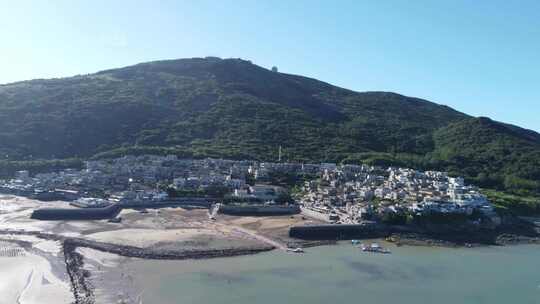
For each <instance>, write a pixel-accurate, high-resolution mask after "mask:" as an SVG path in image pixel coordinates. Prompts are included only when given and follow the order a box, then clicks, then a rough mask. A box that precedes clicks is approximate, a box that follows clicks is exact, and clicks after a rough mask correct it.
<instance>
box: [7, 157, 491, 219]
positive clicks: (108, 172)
mask: <svg viewBox="0 0 540 304" xmlns="http://www.w3.org/2000/svg"><path fill="white" fill-rule="evenodd" d="M278 183H279V185H278ZM287 183H288V184H287ZM0 191H2V192H4V193H10V194H17V195H23V196H29V197H32V198H35V199H38V200H68V201H72V203H71V204H72V205H73V206H75V207H79V208H99V207H106V206H108V205H111V204H113V203H119V204H129V205H134V204H135V205H136V204H145V205H148V204H150V205H151V204H159V203H161V202H170V201H172V200H175V199H176V200H178V199H187V200H197V199H199V200H201V199H202V200H206V201H207V202H208V203H216V202H219V203H222V204H223V203H224V204H226V205H227V204H228V205H242V206H244V207H247V206H253V205H257V206H266V207H267V208H270V207H272V206H274V207H276V206H283V205H287V208H288V209H284V210H288V211H290V212H291V213H295V211H296V210H299V211H301V212H302V214H304V215H306V216H308V217H311V218H316V219H318V220H321V221H324V222H328V223H334V224H369V223H373V222H386V223H391V224H406V223H408V221H410V220H411V219H413V218H418V217H421V216H430V215H433V214H438V215H442V216H443V217H444V215H458V216H465V217H467V218H472V219H476V220H477V222H476V224H479V225H480V224H482V225H484V226H487V225H490V226H497V225H498V224H500V218H499V217H498V216H497V214H496V213H495V211H494V208H493V206H492V204H491V203H490V202H489V201H488V200H487V198H486V197H485V196H484V195H482V194H481V193H480V191H479V189H478V188H477V187H475V186H472V185H466V184H465V182H464V180H463V178H461V177H450V176H448V174H447V173H445V172H437V171H426V172H421V171H417V170H413V169H408V168H395V167H389V168H383V167H376V166H367V165H349V164H345V165H338V164H333V163H321V164H299V163H281V162H280V163H271V162H257V161H248V160H241V161H235V160H223V159H210V158H207V159H179V158H177V157H176V156H174V155H169V156H155V155H144V156H125V157H121V158H117V159H110V160H95V161H87V162H86V164H85V168H84V169H83V170H74V169H66V170H63V171H60V172H53V173H39V174H35V175H34V176H30V173H29V172H28V171H19V172H17V173H16V175H15V177H14V178H13V179H11V180H8V181H3V182H2V183H1V184H0ZM257 210H258V211H259V212H264V210H265V209H264V208H258V209H257ZM274 211H275V209H274ZM472 215H476V217H472Z"/></svg>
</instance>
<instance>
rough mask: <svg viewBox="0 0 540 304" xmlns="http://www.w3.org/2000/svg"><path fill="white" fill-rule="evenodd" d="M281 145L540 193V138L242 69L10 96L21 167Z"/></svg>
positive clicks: (434, 107) (219, 63)
mask: <svg viewBox="0 0 540 304" xmlns="http://www.w3.org/2000/svg"><path fill="white" fill-rule="evenodd" d="M280 145H281V146H282V148H283V151H284V153H285V158H286V159H287V160H289V161H345V162H358V161H366V162H372V163H387V164H388V163H389V164H404V165H409V166H414V167H421V168H437V169H448V170H450V171H451V172H455V173H459V174H464V175H465V176H466V177H467V178H469V179H473V180H475V181H478V182H480V183H481V184H482V185H485V186H489V187H492V188H499V189H519V190H524V191H527V192H540V188H539V186H538V182H539V181H540V169H539V167H540V166H538V162H539V159H540V154H539V153H540V135H539V134H537V133H535V132H533V131H528V130H524V129H521V128H518V127H515V126H510V125H506V124H502V123H498V122H493V121H491V120H488V119H483V118H473V117H470V116H468V115H466V114H463V113H460V112H458V111H455V110H453V109H451V108H449V107H446V106H442V105H439V104H435V103H432V102H429V101H425V100H421V99H418V98H411V97H406V96H402V95H399V94H395V93H388V92H365V93H359V92H354V91H350V90H346V89H342V88H339V87H335V86H332V85H330V84H328V83H324V82H321V81H318V80H315V79H310V78H306V77H301V76H296V75H289V74H284V73H277V72H272V71H270V70H267V69H264V68H261V67H259V66H257V65H254V64H252V63H251V62H249V61H244V60H240V59H219V58H193V59H180V60H170V61H158V62H150V63H143V64H138V65H134V66H130V67H126V68H120V69H114V70H107V71H102V72H99V73H95V74H91V75H81V76H75V77H70V78H62V79H50V80H32V81H24V82H18V83H12V84H6V85H1V86H0V155H3V156H4V157H5V158H6V160H8V161H19V162H18V163H16V164H17V165H22V164H24V162H26V161H29V160H35V159H40V160H48V159H68V158H69V159H86V158H91V157H107V156H117V155H122V154H125V153H148V152H151V153H176V154H178V155H182V156H194V157H203V156H213V157H226V158H237V159H238V158H250V159H258V160H276V158H277V150H278V146H280ZM71 161H73V160H71ZM9 165H11V167H10V168H13V167H14V165H13V163H7V162H6V161H4V167H7V166H9ZM56 165H58V164H56Z"/></svg>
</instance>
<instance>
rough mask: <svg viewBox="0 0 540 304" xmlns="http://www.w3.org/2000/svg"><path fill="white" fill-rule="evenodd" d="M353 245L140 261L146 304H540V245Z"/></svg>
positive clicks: (136, 264) (134, 265) (136, 266)
mask: <svg viewBox="0 0 540 304" xmlns="http://www.w3.org/2000/svg"><path fill="white" fill-rule="evenodd" d="M391 249H392V251H393V254H391V255H378V254H369V253H362V252H361V251H360V250H359V249H358V248H355V247H353V246H351V245H348V244H343V245H338V246H325V247H318V248H311V249H308V250H307V251H306V253H305V254H303V255H296V254H287V253H284V252H278V251H275V252H270V253H266V254H259V255H253V256H244V257H236V258H222V259H211V260H198V261H141V260H139V261H137V262H131V263H132V265H129V267H130V268H132V269H133V270H134V271H135V272H136V273H139V274H140V276H139V277H138V278H137V279H136V280H137V281H138V282H137V283H138V284H140V285H141V286H144V288H143V289H144V291H143V300H144V303H163V304H171V303H205V304H207V303H238V304H243V303H246V304H247V303H272V304H275V303H310V304H319V303H321V304H322V303H325V304H326V303H352V302H354V303H405V304H408V303H441V304H446V303H448V304H450V303H452V304H455V303H489V304H496V303H501V304H502V303H505V304H507V303H520V304H525V303H534V304H538V303H540V246H512V247H501V248H493V247H491V248H474V249H447V248H423V247H400V248H396V247H391Z"/></svg>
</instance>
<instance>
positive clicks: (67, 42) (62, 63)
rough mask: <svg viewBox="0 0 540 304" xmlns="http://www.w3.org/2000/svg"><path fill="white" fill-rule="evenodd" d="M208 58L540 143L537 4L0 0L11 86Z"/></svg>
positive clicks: (1, 46)
mask: <svg viewBox="0 0 540 304" xmlns="http://www.w3.org/2000/svg"><path fill="white" fill-rule="evenodd" d="M205 56H219V57H222V58H230V57H232V58H243V59H247V60H251V61H252V62H253V63H255V64H258V65H260V66H263V67H268V68H269V67H271V66H277V67H278V68H279V71H280V72H286V73H291V74H299V75H304V76H308V77H313V78H317V79H319V80H323V81H326V82H329V83H331V84H334V85H338V86H341V87H345V88H348V89H352V90H355V91H393V92H397V93H400V94H404V95H408V96H414V97H420V98H424V99H427V100H430V101H433V102H437V103H439V104H445V105H448V106H451V107H453V108H455V109H457V110H459V111H462V112H465V113H467V114H470V115H474V116H487V117H491V118H493V119H495V120H499V121H504V122H508V123H512V124H516V125H519V126H522V127H525V128H528V129H532V130H535V131H537V132H540V1H536V0H533V1H528V0H521V1H512V0H504V1H500V0H490V1H487V0H484V1H480V0H479V1H470V0H463V1H462V0H452V1H424V0H415V1H406V0H394V1H389V0H377V1H375V0H374V1H361V0H356V1H345V0H342V1H340V0H337V1H330V0H328V1H317V0H309V1H302V0H295V1H279V0H274V1H263V0H258V1H243V0H235V1H233V0H219V1H218V0H214V1H204V0H197V1H196V0H193V1H180V0H177V1H158V0H154V1H137V0H131V1H121V0H115V1H101V0H92V1H90V0H77V1H64V0H55V1H45V0H41V1H37V0H36V1H25V0H21V1H7V0H0V84H3V83H10V82H15V81H20V80H28V79H35V78H52V77H66V76H72V75H77V74H87V73H93V72H97V71H100V70H104V69H110V68H115V67H123V66H128V65H132V64H136V63H140V62H146V61H152V60H162V59H176V58H187V57H205Z"/></svg>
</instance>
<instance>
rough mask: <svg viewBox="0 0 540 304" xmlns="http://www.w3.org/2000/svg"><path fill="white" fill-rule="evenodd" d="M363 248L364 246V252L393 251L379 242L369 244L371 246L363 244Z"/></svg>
mask: <svg viewBox="0 0 540 304" xmlns="http://www.w3.org/2000/svg"><path fill="white" fill-rule="evenodd" d="M361 248H362V251H364V252H374V253H391V252H390V250H388V249H386V248H383V247H381V246H380V245H379V244H377V243H371V245H369V246H366V245H363V244H362V246H361Z"/></svg>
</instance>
